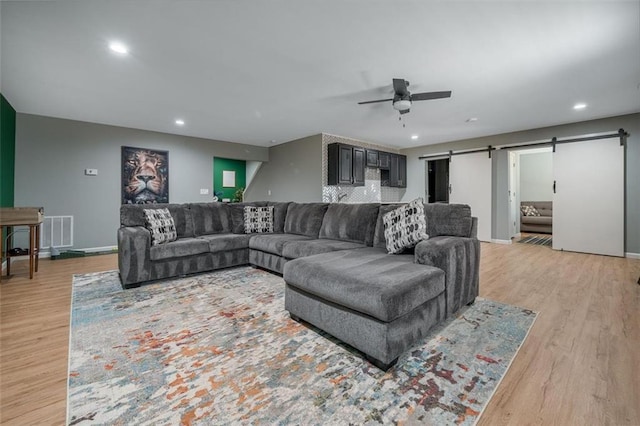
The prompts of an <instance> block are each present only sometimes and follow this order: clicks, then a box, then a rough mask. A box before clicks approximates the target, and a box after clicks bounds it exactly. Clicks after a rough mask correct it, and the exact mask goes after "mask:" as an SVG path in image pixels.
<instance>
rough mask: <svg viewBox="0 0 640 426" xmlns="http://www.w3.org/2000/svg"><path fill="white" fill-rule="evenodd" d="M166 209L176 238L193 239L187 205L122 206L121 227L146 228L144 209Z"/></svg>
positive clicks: (189, 212)
mask: <svg viewBox="0 0 640 426" xmlns="http://www.w3.org/2000/svg"><path fill="white" fill-rule="evenodd" d="M165 208H166V209H168V210H169V213H171V217H172V218H173V223H174V225H175V227H176V233H177V235H178V238H184V237H193V236H194V234H193V221H192V220H191V210H190V209H189V205H188V204H123V205H122V206H120V224H121V225H122V226H146V219H145V215H144V209H165Z"/></svg>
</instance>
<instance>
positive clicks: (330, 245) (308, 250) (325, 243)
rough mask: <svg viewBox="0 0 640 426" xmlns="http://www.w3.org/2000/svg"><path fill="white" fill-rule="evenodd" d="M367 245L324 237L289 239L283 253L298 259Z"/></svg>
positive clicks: (289, 257)
mask: <svg viewBox="0 0 640 426" xmlns="http://www.w3.org/2000/svg"><path fill="white" fill-rule="evenodd" d="M365 247H366V246H365V245H364V244H359V243H352V242H350V241H341V240H328V239H322V238H321V239H318V240H302V241H288V242H287V243H286V244H285V245H284V248H283V249H282V255H283V256H284V257H286V258H287V259H297V258H299V257H304V256H313V255H314V254H320V253H329V252H332V251H338V250H351V249H359V248H365Z"/></svg>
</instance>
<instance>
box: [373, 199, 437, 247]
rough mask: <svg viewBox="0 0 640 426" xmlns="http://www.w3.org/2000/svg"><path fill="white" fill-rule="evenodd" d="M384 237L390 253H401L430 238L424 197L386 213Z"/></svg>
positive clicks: (383, 219)
mask: <svg viewBox="0 0 640 426" xmlns="http://www.w3.org/2000/svg"><path fill="white" fill-rule="evenodd" d="M382 221H383V223H384V239H385V241H386V247H387V251H388V252H389V253H390V254H396V253H401V252H403V251H404V250H405V249H408V248H412V247H415V245H416V244H418V243H419V242H420V241H422V240H426V239H427V238H429V235H427V223H426V219H425V217H424V204H423V201H422V198H417V199H415V200H413V201H412V202H410V203H409V204H407V205H406V206H402V207H398V208H397V209H395V210H392V211H390V212H389V213H387V214H385V215H384V217H383V218H382Z"/></svg>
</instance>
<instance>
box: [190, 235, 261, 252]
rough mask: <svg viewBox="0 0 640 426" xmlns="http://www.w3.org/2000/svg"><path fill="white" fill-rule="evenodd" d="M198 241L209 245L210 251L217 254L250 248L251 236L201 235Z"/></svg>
mask: <svg viewBox="0 0 640 426" xmlns="http://www.w3.org/2000/svg"><path fill="white" fill-rule="evenodd" d="M197 238H198V239H201V240H204V241H206V242H207V243H208V244H209V251H210V252H211V253H217V252H220V251H231V250H239V249H247V248H249V240H250V239H251V235H250V234H210V235H201V236H199V237H197Z"/></svg>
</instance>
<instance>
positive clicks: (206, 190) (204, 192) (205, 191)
mask: <svg viewBox="0 0 640 426" xmlns="http://www.w3.org/2000/svg"><path fill="white" fill-rule="evenodd" d="M208 194H209V188H200V195H208Z"/></svg>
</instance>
